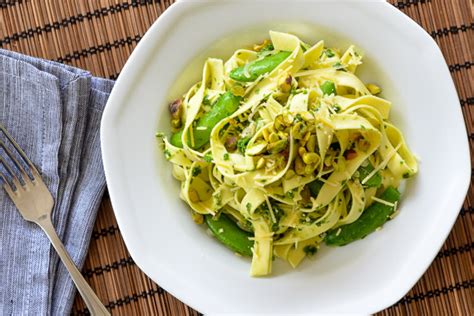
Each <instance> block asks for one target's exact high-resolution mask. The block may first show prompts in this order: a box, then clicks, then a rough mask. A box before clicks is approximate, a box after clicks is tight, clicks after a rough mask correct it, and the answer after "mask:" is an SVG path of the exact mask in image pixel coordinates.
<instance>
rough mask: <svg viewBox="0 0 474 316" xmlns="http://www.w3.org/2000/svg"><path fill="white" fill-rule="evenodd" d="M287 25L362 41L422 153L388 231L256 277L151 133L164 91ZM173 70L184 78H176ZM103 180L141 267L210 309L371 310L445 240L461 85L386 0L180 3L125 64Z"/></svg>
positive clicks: (368, 70)
mask: <svg viewBox="0 0 474 316" xmlns="http://www.w3.org/2000/svg"><path fill="white" fill-rule="evenodd" d="M270 29H271V30H278V31H286V32H292V33H294V34H296V35H298V36H300V37H301V38H302V39H304V40H306V41H308V42H310V43H314V42H316V41H317V40H319V39H324V40H325V41H326V43H327V44H328V45H329V46H335V47H341V48H343V47H347V45H348V44H349V43H354V44H355V45H357V46H358V47H360V48H361V49H362V50H364V51H365V53H366V54H365V59H364V60H365V64H364V65H363V66H362V68H361V70H362V71H361V76H362V78H363V79H365V80H368V81H371V82H377V83H379V84H380V85H381V86H382V87H383V89H384V94H383V95H384V97H385V98H387V99H389V100H391V101H392V102H393V113H392V119H393V121H394V122H395V123H396V124H398V125H399V126H400V127H401V129H402V131H403V132H404V134H405V136H406V138H407V142H408V144H409V146H410V147H411V148H412V149H413V151H414V152H415V153H417V154H418V156H419V157H421V164H420V173H419V174H418V175H417V176H416V177H415V178H414V179H413V180H410V182H409V185H408V188H407V190H406V191H407V192H406V194H405V195H404V196H403V197H402V203H401V213H400V215H399V216H398V217H397V218H396V219H395V220H393V221H391V222H389V223H388V224H387V225H385V227H384V229H383V230H381V231H380V232H376V233H374V234H371V235H370V236H368V237H367V238H365V239H364V240H362V241H358V242H355V243H353V244H350V245H348V246H345V247H342V248H323V249H322V250H321V251H320V252H319V253H318V254H317V255H316V257H315V259H314V260H306V261H305V262H304V263H303V264H302V265H301V266H300V267H298V268H297V269H296V270H292V269H291V268H289V267H288V266H287V264H286V263H284V262H278V260H277V261H275V266H274V274H273V275H272V276H271V277H268V278H251V277H249V275H248V271H249V267H250V262H249V261H248V260H246V259H243V258H239V257H236V256H235V255H234V254H233V253H232V252H231V251H228V250H227V249H226V248H224V247H223V246H222V245H221V244H219V243H218V242H217V241H216V240H214V239H213V238H210V237H209V236H208V235H207V234H206V233H205V229H204V228H202V227H200V226H198V225H195V224H194V223H193V221H192V220H191V218H190V216H189V212H188V209H187V206H186V205H185V204H184V203H183V202H182V201H181V200H180V199H179V198H178V187H179V185H178V182H177V181H175V180H174V179H173V178H172V176H171V164H169V163H168V162H167V161H166V160H165V159H164V156H163V154H162V152H161V151H160V150H159V149H158V146H157V140H156V139H155V136H154V135H155V132H156V131H157V130H160V131H167V130H169V123H168V121H169V117H168V109H167V103H168V102H169V101H170V100H172V99H173V98H174V97H176V96H178V95H180V94H182V93H183V92H184V91H185V90H186V89H187V88H188V87H189V86H190V85H191V84H192V83H194V82H196V81H198V80H200V75H201V67H202V64H203V62H204V60H205V58H206V57H208V56H213V57H221V58H227V57H229V56H230V53H231V52H232V51H234V50H235V49H237V48H239V47H242V46H243V45H248V44H250V43H253V42H257V41H260V40H262V39H264V38H267V37H268V30H270ZM178 79H179V80H178ZM101 138H102V150H103V159H104V165H105V173H106V176H107V183H108V188H109V192H110V196H111V199H112V204H113V207H114V210H115V214H116V217H117V221H118V223H119V226H120V230H121V232H122V234H123V237H124V239H125V243H126V245H127V247H128V250H129V251H130V253H131V255H132V257H133V259H134V260H135V262H136V263H137V265H138V266H139V267H140V268H141V269H142V270H143V271H144V272H145V273H146V274H147V275H148V276H150V277H151V278H152V279H153V280H154V281H156V282H157V283H158V284H159V285H160V286H162V287H163V288H164V289H166V290H167V291H169V292H170V293H171V294H173V295H175V296H176V297H177V298H178V299H180V300H182V301H183V302H185V303H186V304H188V305H190V306H192V307H193V308H195V309H197V310H199V311H200V312H203V313H224V312H238V313H247V312H254V313H301V312H310V313H336V312H337V313H347V312H357V313H373V312H376V311H379V310H382V309H384V308H386V307H388V306H390V305H391V304H393V303H395V302H396V301H397V300H399V299H400V298H401V297H402V296H403V295H404V294H405V293H406V292H407V291H408V290H409V289H410V288H411V287H412V286H413V285H414V284H415V282H416V281H417V280H418V279H419V278H420V277H421V276H422V274H423V272H424V271H425V270H426V269H427V268H428V266H429V264H430V263H431V261H432V260H433V258H434V257H435V255H436V253H437V252H438V250H439V249H440V247H441V246H442V244H443V242H444V240H445V239H446V237H447V235H448V233H449V231H450V230H451V228H452V226H453V223H454V221H455V219H456V216H457V214H458V211H459V209H460V207H461V204H462V202H463V199H464V196H465V194H466V190H467V188H468V184H469V181H470V159H469V152H468V142H467V137H466V130H465V126H464V121H463V117H462V114H461V110H460V106H459V101H458V96H457V94H456V90H455V88H454V85H453V82H452V80H451V76H450V74H449V71H448V67H447V66H446V63H445V60H444V58H443V56H442V54H441V51H440V50H439V48H438V46H437V45H436V44H435V42H434V41H433V40H432V39H431V38H430V37H429V35H428V34H427V33H426V32H425V31H424V30H423V29H421V28H420V27H419V26H418V25H417V24H416V23H415V22H413V21H412V20H410V19H409V18H408V17H407V16H405V15H404V14H403V13H401V12H399V11H398V10H397V9H395V8H394V7H392V6H391V5H389V4H387V3H385V2H379V1H376V2H374V1H371V2H367V1H364V2H360V1H359V2H346V1H345V2H336V1H331V2H329V1H328V2H314V1H313V2H309V1H291V2H290V1H281V2H278V1H271V2H270V1H258V2H256V1H240V2H234V1H212V2H211V1H194V2H192V1H189V2H188V1H184V2H183V1H181V2H178V3H176V4H174V5H173V6H171V8H169V9H168V10H167V11H166V12H165V13H164V14H163V15H162V16H161V17H160V18H159V19H158V20H157V21H156V22H155V24H154V25H153V26H152V27H151V28H150V30H149V31H148V32H147V34H146V35H145V36H144V38H143V39H142V40H141V42H140V44H139V45H138V47H137V48H136V49H135V51H134V52H133V54H132V56H131V57H130V59H129V60H128V62H127V64H126V65H125V67H124V69H123V71H122V74H121V75H120V77H119V79H118V81H117V83H116V86H115V88H114V90H113V92H112V94H111V96H110V99H109V102H108V104H107V107H106V109H105V112H104V116H103V120H102V129H101Z"/></svg>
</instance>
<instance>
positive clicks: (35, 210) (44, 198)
mask: <svg viewBox="0 0 474 316" xmlns="http://www.w3.org/2000/svg"><path fill="white" fill-rule="evenodd" d="M0 129H1V131H2V132H3V134H4V135H5V136H6V138H7V139H8V140H9V142H10V143H11V144H12V145H13V146H14V147H15V149H16V150H17V151H18V153H19V155H20V156H21V158H23V160H24V162H26V164H27V165H28V167H29V168H30V171H31V174H32V176H33V177H32V178H30V176H29V175H28V174H27V173H26V172H25V170H24V169H23V167H22V166H21V164H20V163H19V162H18V160H17V159H16V158H15V156H14V155H13V154H12V153H11V152H10V150H9V149H8V148H7V146H5V144H4V143H3V142H2V141H1V140H0V145H1V148H3V150H4V151H5V153H6V154H7V155H8V157H9V158H10V160H11V161H12V162H13V164H14V165H15V167H16V168H17V170H18V171H19V172H20V173H21V177H20V178H18V177H17V176H16V175H15V173H14V172H13V169H12V168H11V167H10V166H9V165H8V164H7V162H6V161H5V160H4V159H3V157H1V156H0V162H1V164H2V165H3V166H4V167H5V170H7V172H8V174H9V177H8V176H7V175H6V174H4V173H3V172H0V176H1V177H2V179H3V183H4V184H3V188H4V189H5V191H6V192H7V193H8V195H9V196H10V198H11V199H12V200H13V202H14V203H15V205H16V207H17V208H18V210H19V211H20V214H21V215H22V216H23V218H24V219H25V220H27V221H30V222H33V223H36V224H37V225H38V226H39V227H41V229H43V231H44V232H45V233H46V235H47V236H48V238H49V240H50V241H51V243H52V244H53V247H54V249H56V251H57V252H58V255H59V257H60V258H61V260H62V262H63V263H64V265H65V266H66V268H67V270H68V271H69V274H70V275H71V278H72V280H73V281H74V283H75V284H76V287H77V289H78V290H79V293H80V294H81V296H82V298H83V299H84V302H85V303H86V305H87V308H88V309H89V311H90V312H91V314H92V315H110V313H109V312H108V311H107V309H106V308H105V306H104V305H103V304H102V302H101V301H100V300H99V298H98V297H97V295H96V294H95V293H94V291H93V290H92V288H91V287H90V286H89V284H87V282H86V280H85V279H84V277H83V276H82V274H81V272H79V270H78V269H77V267H76V265H75V264H74V262H73V261H72V259H71V257H70V256H69V254H68V253H67V251H66V248H64V245H63V243H62V242H61V240H60V239H59V237H58V235H57V233H56V230H55V229H54V226H53V223H52V222H51V211H52V209H53V205H54V201H53V197H52V196H51V193H50V192H49V190H48V188H47V187H46V185H45V184H44V182H43V179H42V178H41V175H40V174H39V172H38V170H37V169H36V168H35V166H34V165H33V163H32V162H31V161H30V160H29V159H28V157H27V156H26V155H25V153H24V152H23V150H22V149H21V148H20V146H18V144H17V143H16V142H15V140H14V139H13V138H12V137H11V136H10V134H9V133H8V132H7V131H6V129H5V127H4V126H3V125H1V124H0ZM7 179H10V181H11V182H12V183H13V184H14V186H12V185H10V183H9V182H8V181H7Z"/></svg>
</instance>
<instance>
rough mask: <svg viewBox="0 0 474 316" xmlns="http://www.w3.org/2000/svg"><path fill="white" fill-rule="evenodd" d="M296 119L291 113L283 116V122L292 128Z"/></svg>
mask: <svg viewBox="0 0 474 316" xmlns="http://www.w3.org/2000/svg"><path fill="white" fill-rule="evenodd" d="M294 119H295V118H294V117H293V115H291V113H285V114H284V115H283V122H285V125H286V126H290V125H291V124H293V120H294Z"/></svg>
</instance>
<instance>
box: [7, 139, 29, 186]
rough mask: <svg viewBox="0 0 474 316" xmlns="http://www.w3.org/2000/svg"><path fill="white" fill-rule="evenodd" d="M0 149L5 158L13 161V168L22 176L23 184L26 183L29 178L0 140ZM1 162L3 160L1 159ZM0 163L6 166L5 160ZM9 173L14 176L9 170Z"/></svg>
mask: <svg viewBox="0 0 474 316" xmlns="http://www.w3.org/2000/svg"><path fill="white" fill-rule="evenodd" d="M0 147H1V148H3V150H4V151H5V152H6V153H7V156H8V158H10V160H11V161H13V164H14V165H15V167H16V168H17V169H18V170H19V171H20V174H21V175H22V177H23V181H24V182H27V181H28V180H30V177H29V176H28V174H27V173H26V172H25V169H23V167H22V165H21V164H20V162H19V161H18V160H17V159H16V158H15V156H14V155H13V154H12V152H11V151H10V149H8V148H7V146H5V144H4V143H3V142H2V141H1V140H0ZM2 160H3V159H2ZM2 163H3V164H4V165H5V166H6V165H7V163H6V162H5V160H3V161H2ZM8 172H10V173H11V174H12V175H15V174H14V173H13V171H11V169H10V170H9V171H8Z"/></svg>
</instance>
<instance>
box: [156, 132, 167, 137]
mask: <svg viewBox="0 0 474 316" xmlns="http://www.w3.org/2000/svg"><path fill="white" fill-rule="evenodd" d="M155 137H159V138H163V137H165V133H163V132H156V134H155Z"/></svg>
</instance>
